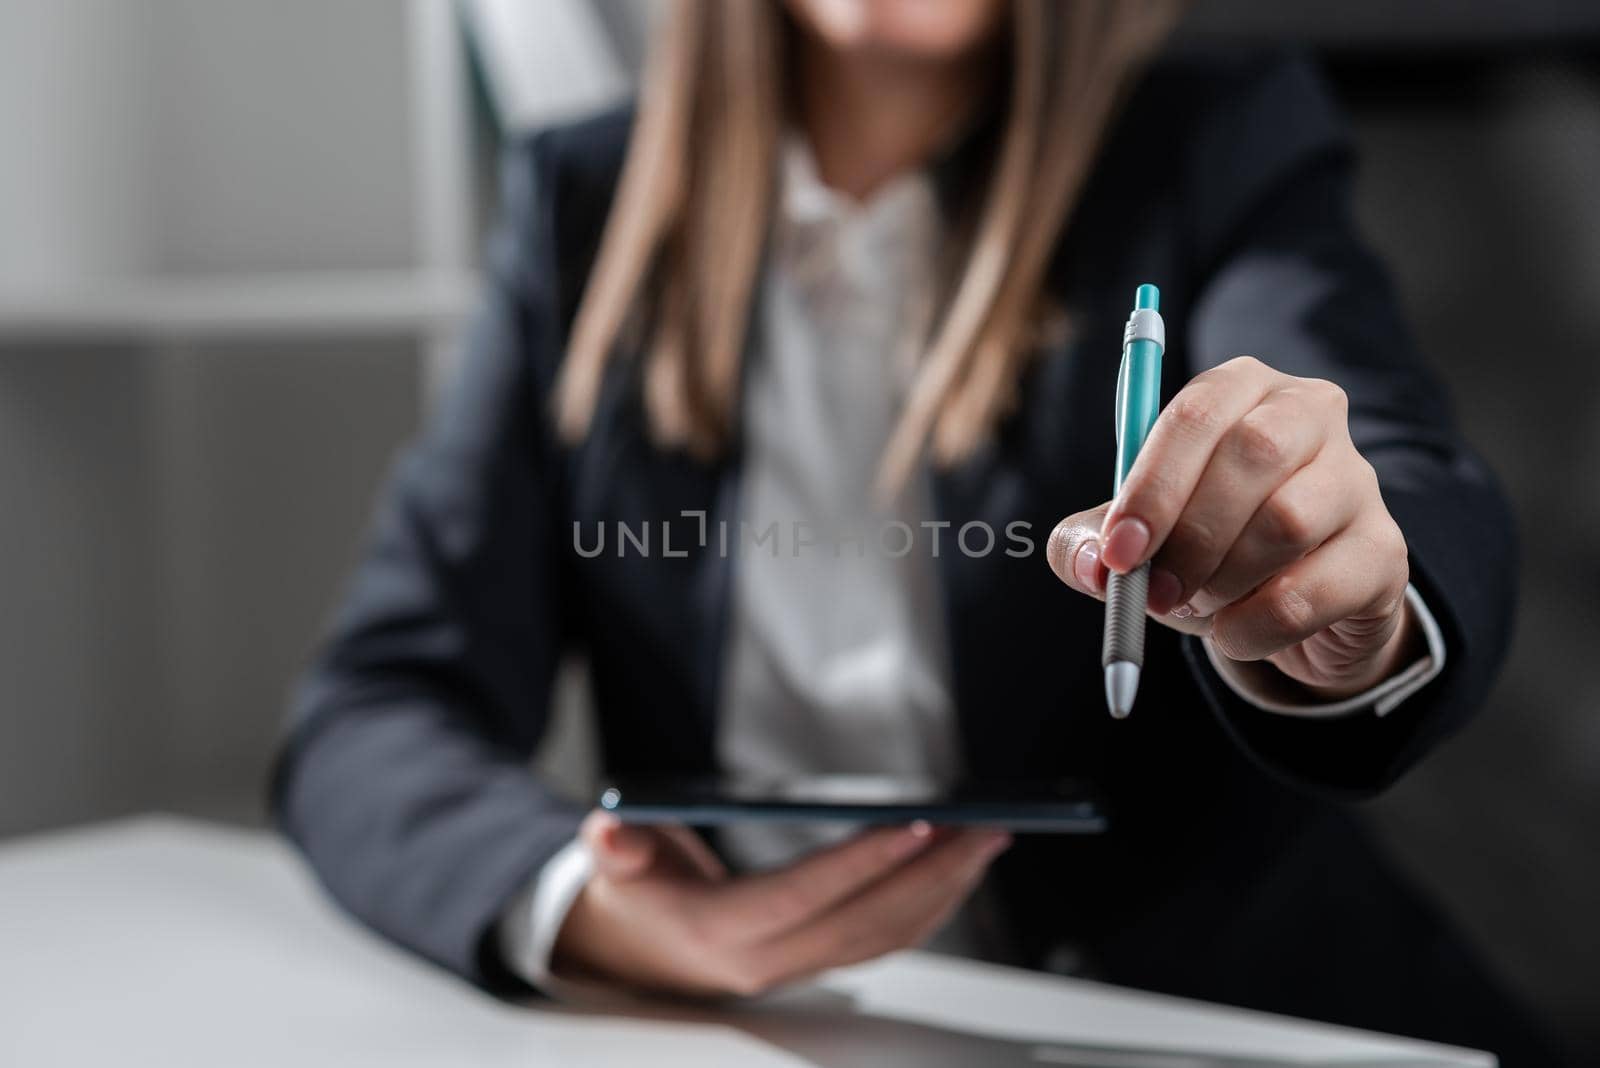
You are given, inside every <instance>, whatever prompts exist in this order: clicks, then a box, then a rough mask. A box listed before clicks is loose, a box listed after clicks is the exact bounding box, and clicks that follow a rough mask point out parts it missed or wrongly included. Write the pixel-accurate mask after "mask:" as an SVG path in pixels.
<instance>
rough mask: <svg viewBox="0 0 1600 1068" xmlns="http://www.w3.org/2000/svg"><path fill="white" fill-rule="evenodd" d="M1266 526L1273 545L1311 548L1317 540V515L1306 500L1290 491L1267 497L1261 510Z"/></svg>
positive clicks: (1266, 535)
mask: <svg viewBox="0 0 1600 1068" xmlns="http://www.w3.org/2000/svg"><path fill="white" fill-rule="evenodd" d="M1261 518H1262V521H1263V523H1264V525H1265V527H1266V529H1265V531H1264V532H1263V534H1264V536H1265V538H1266V540H1267V541H1268V542H1270V543H1271V544H1273V545H1284V546H1289V547H1291V548H1296V549H1309V548H1311V547H1312V545H1313V544H1315V542H1316V537H1317V528H1316V516H1315V513H1314V512H1313V510H1312V508H1311V507H1310V506H1309V505H1308V504H1307V503H1306V502H1304V501H1301V500H1299V499H1297V498H1296V497H1294V496H1292V495H1290V494H1288V493H1281V492H1280V493H1275V494H1273V495H1272V496H1271V497H1269V498H1267V503H1266V504H1265V506H1263V508H1262V510H1261Z"/></svg>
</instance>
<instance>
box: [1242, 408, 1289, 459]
mask: <svg viewBox="0 0 1600 1068" xmlns="http://www.w3.org/2000/svg"><path fill="white" fill-rule="evenodd" d="M1228 439H1229V446H1230V448H1231V449H1232V451H1233V454H1234V455H1235V456H1237V457H1238V458H1239V460H1240V461H1241V462H1242V463H1243V464H1244V465H1245V466H1246V467H1250V468H1254V469H1257V470H1272V471H1275V470H1279V469H1281V468H1284V467H1286V466H1287V465H1288V464H1289V463H1290V461H1291V460H1292V459H1293V452H1294V435H1293V433H1292V428H1291V427H1289V426H1287V425H1285V424H1284V422H1283V421H1282V420H1279V419H1275V418H1273V417H1272V416H1271V415H1270V414H1267V413H1265V412H1263V411H1262V410H1261V409H1259V408H1258V409H1256V410H1255V411H1253V412H1250V413H1249V414H1248V415H1246V416H1245V417H1244V418H1243V419H1240V420H1239V421H1238V422H1237V423H1235V424H1234V425H1233V429H1232V430H1230V431H1229V432H1228Z"/></svg>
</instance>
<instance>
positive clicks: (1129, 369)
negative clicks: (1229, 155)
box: [1100, 285, 1167, 719]
mask: <svg viewBox="0 0 1600 1068" xmlns="http://www.w3.org/2000/svg"><path fill="white" fill-rule="evenodd" d="M1160 307H1161V291H1160V290H1159V289H1157V288H1156V287H1155V286H1152V285H1142V286H1140V287H1139V288H1138V289H1137V290H1136V291H1135V292H1134V295H1133V314H1132V315H1130V316H1129V317H1128V325H1127V326H1126V327H1124V328H1123V331H1122V366H1121V368H1120V369H1119V370H1118V371H1117V470H1116V474H1115V477H1114V480H1113V483H1112V500H1115V499H1116V497H1117V495H1118V494H1120V493H1121V492H1122V480H1123V479H1125V478H1127V477H1128V472H1129V471H1131V470H1133V461H1134V460H1135V459H1137V458H1138V456H1139V450H1140V449H1142V448H1144V442H1145V439H1146V438H1147V437H1149V436H1150V428H1151V427H1152V426H1153V425H1154V424H1155V421H1156V414H1157V413H1158V412H1159V411H1160V410H1161V354H1162V352H1163V351H1165V349H1166V347H1167V327H1166V324H1165V323H1163V322H1162V321H1161V312H1160V310H1159V309H1160ZM1149 590H1150V565H1149V564H1148V563H1145V564H1143V565H1142V566H1140V567H1138V568H1136V569H1135V570H1133V571H1130V572H1128V573H1127V574H1126V575H1119V574H1117V573H1116V572H1112V573H1111V574H1110V576H1109V577H1108V578H1107V579H1106V635H1105V643H1104V644H1103V645H1102V646H1101V650H1100V664H1101V666H1102V667H1104V668H1105V672H1106V705H1107V707H1109V708H1110V709H1111V714H1112V715H1113V716H1114V717H1116V718H1117V719H1122V718H1123V717H1124V716H1126V715H1127V714H1128V713H1129V712H1130V711H1132V709H1133V699H1134V696H1135V695H1136V694H1137V693H1138V692H1139V671H1140V669H1141V668H1143V667H1144V612H1145V603H1146V598H1147V595H1148V593H1149Z"/></svg>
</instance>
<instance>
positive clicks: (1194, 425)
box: [1169, 383, 1222, 438]
mask: <svg viewBox="0 0 1600 1068" xmlns="http://www.w3.org/2000/svg"><path fill="white" fill-rule="evenodd" d="M1169 413H1170V418H1171V420H1172V423H1173V425H1174V426H1176V427H1177V428H1178V429H1180V430H1182V431H1183V432H1184V433H1185V434H1186V435H1189V436H1190V437H1197V438H1205V437H1210V436H1211V435H1213V434H1215V433H1216V432H1217V431H1218V430H1220V429H1221V425H1220V424H1221V422H1222V413H1221V410H1220V408H1219V407H1218V405H1217V403H1216V400H1215V399H1214V398H1213V397H1212V396H1211V395H1210V393H1209V391H1208V390H1205V389H1196V388H1195V387H1194V384H1192V383H1191V385H1190V386H1189V388H1188V389H1185V390H1184V391H1183V392H1182V393H1179V394H1178V395H1177V396H1176V397H1174V398H1173V399H1172V404H1171V405H1170V406H1169Z"/></svg>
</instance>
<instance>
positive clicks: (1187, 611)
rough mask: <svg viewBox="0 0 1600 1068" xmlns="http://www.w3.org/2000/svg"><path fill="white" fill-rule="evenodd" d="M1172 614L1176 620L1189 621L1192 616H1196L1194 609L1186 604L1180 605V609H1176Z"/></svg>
mask: <svg viewBox="0 0 1600 1068" xmlns="http://www.w3.org/2000/svg"><path fill="white" fill-rule="evenodd" d="M1170 614H1171V615H1172V618H1174V619H1188V618H1189V617H1190V616H1192V615H1194V609H1193V608H1191V607H1189V606H1188V605H1186V604H1180V605H1179V606H1178V607H1176V608H1174V609H1173V610H1172V612H1171V613H1170Z"/></svg>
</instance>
